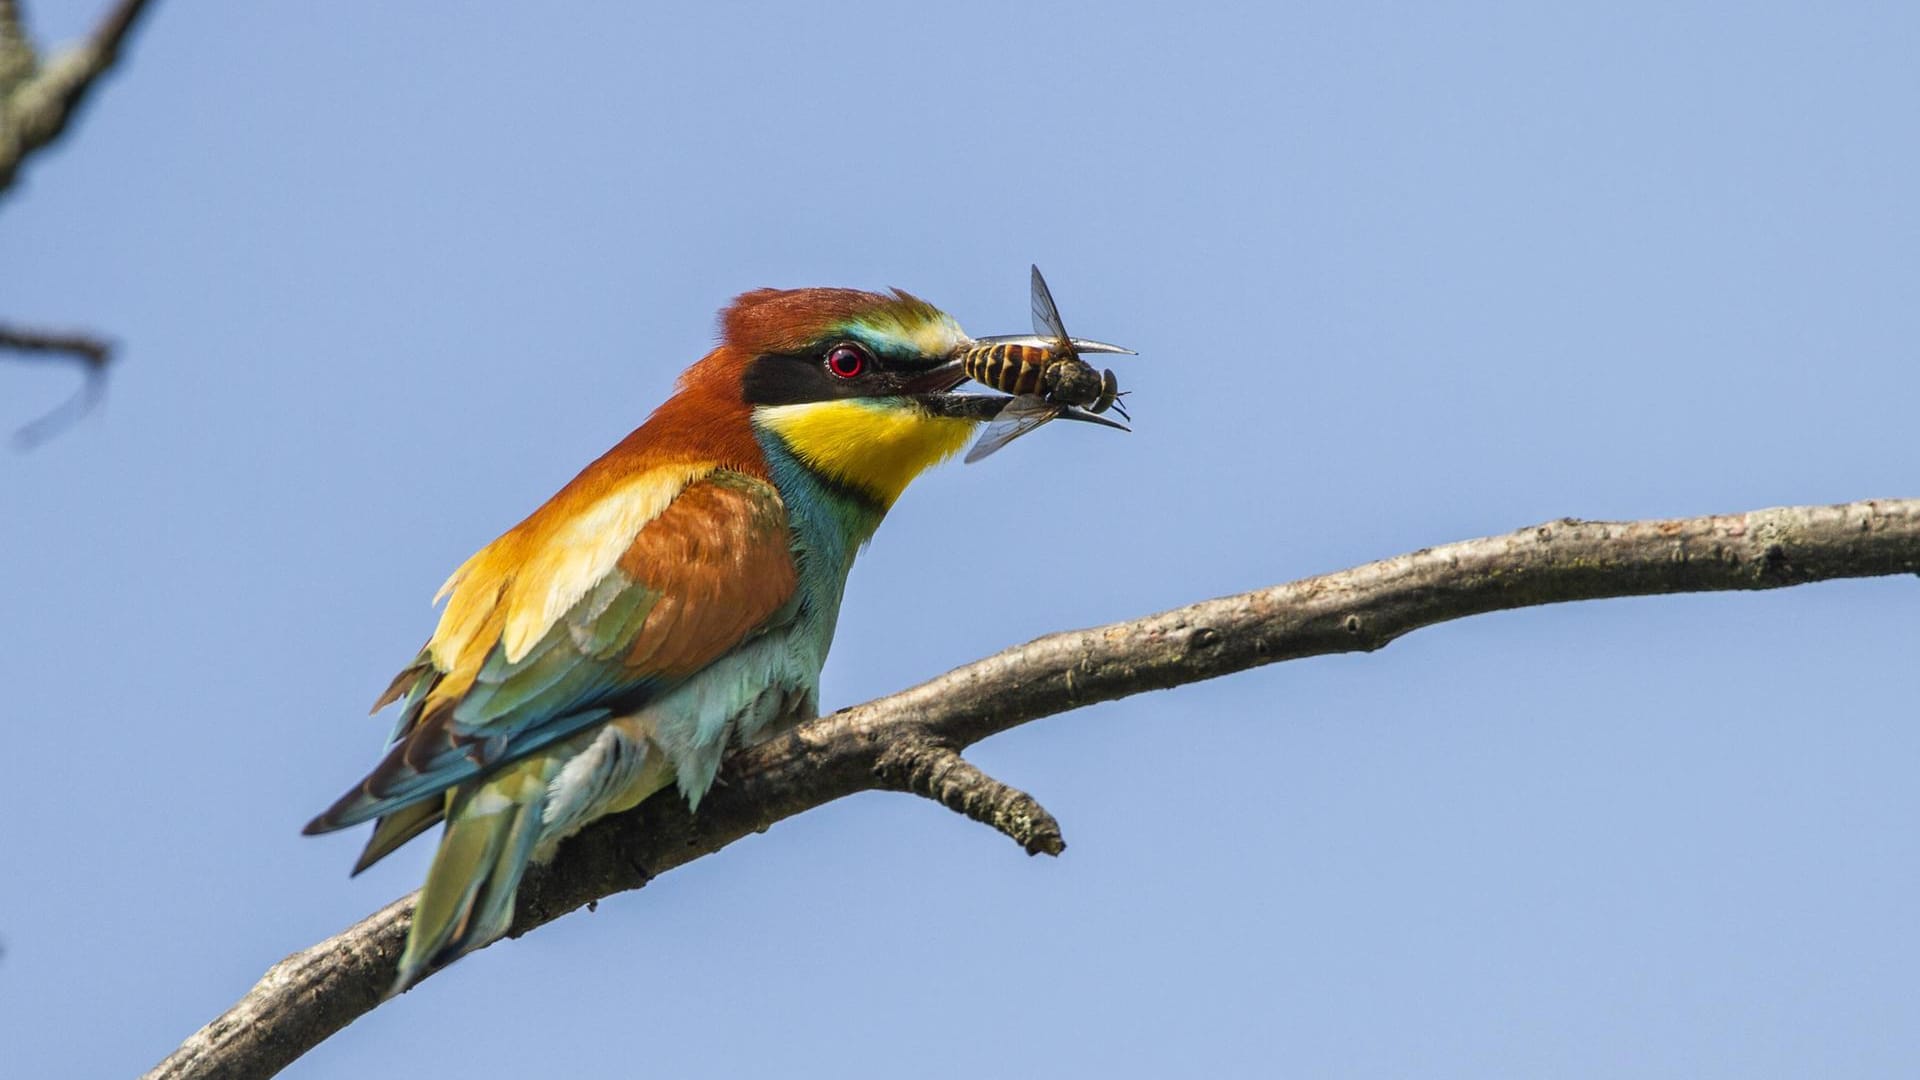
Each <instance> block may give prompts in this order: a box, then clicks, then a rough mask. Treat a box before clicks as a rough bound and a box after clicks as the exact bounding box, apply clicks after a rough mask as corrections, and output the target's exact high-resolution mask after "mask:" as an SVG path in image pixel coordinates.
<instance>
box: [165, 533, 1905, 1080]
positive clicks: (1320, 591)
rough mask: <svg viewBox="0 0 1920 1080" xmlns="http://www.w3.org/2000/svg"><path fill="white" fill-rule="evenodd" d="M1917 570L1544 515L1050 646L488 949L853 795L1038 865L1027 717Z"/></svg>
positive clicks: (988, 672) (369, 1000) (391, 960)
mask: <svg viewBox="0 0 1920 1080" xmlns="http://www.w3.org/2000/svg"><path fill="white" fill-rule="evenodd" d="M1917 572H1920V499H1884V500H1873V501H1867V502H1855V503H1845V504H1841V505H1838V506H1790V507H1778V508H1774V509H1769V510H1754V511H1751V512H1748V513H1739V514H1713V515H1707V516H1704V517H1693V518H1673V519H1668V520H1652V521H1579V520H1575V519H1572V518H1563V519H1561V520H1558V521H1552V522H1548V523H1546V524H1544V525H1537V526H1534V527H1531V528H1526V529H1521V530H1519V531H1517V532H1511V533H1506V534H1504V535H1500V536H1489V537H1483V538H1480V539H1477V540H1463V541H1460V542H1457V543H1452V544H1444V545H1441V546H1439V547H1433V548H1423V549H1421V550H1419V551H1415V552H1412V553H1410V554H1406V555H1397V556H1394V557H1393V558H1389V559H1382V560H1380V561H1379V562H1372V563H1367V564H1365V565H1362V566H1356V567H1353V568H1352V569H1349V570H1339V571H1335V572H1333V573H1330V574H1321V575H1318V576H1316V577H1309V578H1302V579H1300V580H1298V581H1294V582H1290V583H1288V584H1284V585H1275V586H1272V587H1270V588H1265V589H1257V590H1255V591H1253V592H1247V593H1241V594H1239V595H1236V596H1227V597H1222V598H1220V599H1217V600H1206V601H1202V602H1200V603H1197V604H1189V605H1187V606H1186V607H1181V608H1175V609H1173V610H1171V611H1163V612H1161V613H1159V614H1157V615H1148V616H1145V617H1143V618H1139V619H1134V620H1131V621H1128V622H1119V623H1112V624H1110V625H1107V626H1099V627H1094V628H1092V629H1088V630H1071V631H1066V632H1063V633H1058V634H1053V635H1050V636H1048V637H1043V638H1040V639H1038V640H1035V641H1031V642H1028V643H1027V644H1025V645H1019V646H1016V647H1014V648H1011V649H1007V650H1006V651H1004V652H1000V653H996V654H994V655H993V656H989V657H987V658H986V659H984V660H978V661H975V662H974V663H971V664H967V665H965V666H964V667H959V668H956V669H954V670H953V671H950V672H948V673H946V674H945V675H942V676H940V677H938V678H936V679H933V680H931V681H929V682H925V683H922V684H921V685H919V686H916V687H913V688H912V689H909V690H903V691H901V692H900V693H897V694H892V695H890V696H888V697H884V698H879V699H877V700H874V701H869V702H867V703H866V704H864V705H858V706H855V707H853V708H850V709H842V710H840V711H839V712H835V713H833V714H831V715H828V716H822V717H818V718H816V719H813V720H808V721H806V722H804V723H801V724H799V725H798V726H796V727H794V728H791V729H789V730H787V731H785V732H783V733H781V734H779V735H776V736H774V737H773V738H770V739H767V740H766V741H764V742H760V743H756V744H754V745H752V746H748V747H744V748H741V749H739V750H737V751H735V752H734V753H733V754H732V755H731V756H730V757H729V758H728V759H727V762H726V765H725V769H726V775H727V780H728V783H727V784H726V785H725V786H723V787H716V788H715V789H714V790H713V791H712V792H710V793H709V794H708V795H707V797H706V799H705V801H703V802H702V803H701V804H700V812H699V814H698V816H695V815H693V814H691V813H689V812H688V810H687V808H686V804H685V803H684V802H683V801H681V800H680V799H679V798H678V797H677V796H676V795H674V794H673V792H672V790H671V789H669V790H668V792H667V793H665V795H664V796H663V797H657V798H653V799H649V800H647V801H645V802H643V803H641V804H640V805H639V806H637V807H634V808H633V809H632V810H629V811H627V812H626V813H623V814H615V815H612V816H609V817H606V818H602V819H601V820H599V821H597V822H595V823H594V824H593V825H591V826H589V827H588V828H587V829H585V830H583V831H582V832H580V833H579V834H578V835H576V836H574V837H572V838H571V839H569V840H568V841H566V843H564V844H563V845H561V848H560V850H559V852H558V853H557V854H556V856H555V857H554V859H553V861H552V862H551V863H548V864H546V865H545V866H542V867H538V868H536V869H535V870H534V872H532V873H530V874H529V875H528V877H527V878H526V880H525V882H524V883H523V884H522V886H521V892H520V897H519V906H518V908H517V910H516V912H515V915H514V922H513V926H512V928H511V929H510V930H509V931H508V936H509V937H518V936H520V935H521V934H525V933H528V932H529V931H531V930H533V929H535V928H537V927H539V926H541V925H543V924H545V923H548V922H551V921H552V920H554V919H557V918H559V917H561V916H562V915H565V914H567V913H568V912H570V911H574V910H577V909H579V908H582V907H585V908H588V909H591V908H592V907H593V906H594V903H595V902H596V901H598V900H599V899H601V898H603V897H606V896H610V895H613V894H614V893H618V892H624V891H627V890H630V889H637V888H639V887H641V886H642V885H645V884H646V883H647V882H648V881H649V880H650V879H651V878H652V877H653V876H654V875H655V874H660V873H665V872H666V871H669V870H672V869H674V868H675V867H678V866H683V865H685V864H687V863H689V862H692V861H693V860H695V859H698V858H701V857H703V856H706V855H710V854H712V853H714V852H716V851H719V850H720V849H722V848H725V847H727V846H728V845H730V844H732V843H733V842H734V841H736V840H739V839H741V838H742V837H745V836H750V835H753V834H755V833H759V832H764V831H766V830H767V829H768V828H769V827H770V826H772V825H773V824H775V823H777V822H779V821H782V820H784V819H786V818H789V817H793V816H794V815H796V814H800V813H803V812H805V811H807V810H810V809H813V808H814V807H817V806H822V805H824V804H826V803H829V802H832V801H834V800H836V799H840V798H843V797H845V796H847V795H852V794H855V793H856V792H862V791H872V790H887V791H901V792H910V793H912V794H915V795H920V796H924V797H926V798H929V799H932V800H934V801H936V802H938V803H940V804H941V805H943V806H946V807H948V808H949V809H952V810H955V811H957V812H959V813H961V814H964V815H965V816H967V817H968V818H971V819H972V820H974V821H978V822H981V823H983V824H985V825H988V826H990V827H991V828H994V829H997V830H999V831H1000V832H1002V833H1004V834H1006V835H1007V836H1009V837H1011V838H1012V839H1013V840H1014V842H1016V843H1018V844H1019V845H1020V846H1021V847H1023V848H1024V849H1026V850H1027V851H1028V852H1029V853H1032V854H1038V853H1041V852H1046V853H1048V854H1058V853H1059V852H1060V851H1061V849H1063V848H1064V847H1065V842H1064V841H1063V840H1062V839H1061V835H1060V826H1059V824H1058V823H1057V822H1056V821H1054V819H1053V816H1052V815H1051V814H1049V813H1047V812H1046V810H1045V809H1043V808H1042V807H1041V806H1040V804H1039V803H1038V802H1036V801H1034V799H1033V797H1032V796H1030V795H1028V794H1026V793H1025V792H1022V791H1020V790H1018V789H1016V788H1013V787H1010V786H1008V785H1006V784H1004V783H1001V782H1000V781H998V780H995V779H994V778H992V777H990V776H988V775H986V774H985V773H984V772H982V771H980V769H979V768H977V767H976V766H974V765H972V764H971V763H969V762H968V761H967V760H966V759H965V758H963V757H962V756H961V752H962V751H963V750H965V749H966V748H967V747H969V746H971V745H973V744H974V743H976V742H979V741H980V740H982V739H985V738H987V737H989V736H991V735H995V734H998V733H1000V732H1003V731H1007V730H1010V729H1012V728H1015V727H1018V726H1019V725H1021V724H1025V723H1027V722H1028V721H1031V720H1037V719H1039V718H1041V717H1043V716H1051V715H1054V714H1056V713H1063V712H1068V711H1070V710H1073V709H1077V708H1081V707H1082V706H1086V705H1092V704H1096V703H1098V702H1103V701H1113V700H1115V699H1117V698H1122V697H1127V696H1129V695H1132V694H1138V693H1142V692H1144V691H1148V690H1164V689H1167V688H1170V687H1174V686H1179V685H1182V684H1185V683H1193V682H1199V681H1201V680H1203V679H1211V678H1217V677H1219V676H1222V675H1229V674H1232V673H1234V672H1238V671H1245V670H1248V669H1250V668H1255V667H1259V666H1261V665H1264V664H1272V663H1279V662H1282V661H1286V660H1299V659H1304V658H1306V657H1312V656H1325V655H1329V654H1333V653H1348V652H1371V651H1373V650H1375V649H1379V648H1382V647H1384V646H1386V645H1387V644H1389V643H1391V642H1392V641H1394V640H1395V639H1397V638H1399V637H1401V636H1402V635H1405V634H1407V633H1410V632H1412V631H1414V630H1418V629H1420V628H1422V627H1426V626H1433V625H1436V624H1439V623H1444V622H1449V621H1452V620H1454V619H1461V618H1466V617H1468V616H1472V615H1484V614H1488V613H1491V612H1495V611H1508V610H1514V609H1518V608H1526V607H1536V606H1540V605H1544V604H1560V603H1568V602H1571V601H1577V600H1599V599H1605V598H1610V597H1625V596H1659V595H1664V594H1668V593H1687V592H1725V591H1739V590H1756V589H1777V588H1783V587H1787V586H1792V585H1802V584H1806V583H1808V582H1814V581H1830V580H1838V579H1842V578H1865V577H1882V576H1889V575H1895V574H1899V575H1906V574H1913V573H1917ZM1169 798H1178V796H1169ZM412 917H413V897H411V896H408V897H404V898H402V899H399V900H396V901H394V902H393V903H391V904H388V905H387V906H386V907H385V908H383V909H381V910H380V911H378V912H375V913H374V914H373V915H370V916H368V917H367V918H366V919H363V920H362V921H360V922H359V923H357V924H356V925H354V926H352V927H349V928H348V929H346V930H344V931H342V932H340V933H339V934H336V935H334V936H333V937H331V938H328V939H327V940H325V941H322V942H320V943H319V944H317V945H314V946H312V947H311V948H308V949H305V950H302V951H300V952H297V953H295V954H293V955H292V956H289V957H287V958H286V959H285V960H282V961H280V962H279V963H278V964H275V965H273V967H272V968H270V969H268V971H267V973H266V974H265V975H264V976H262V977H261V979H260V981H259V982H258V983H257V984H256V985H255V986H254V987H253V989H252V990H250V991H248V992H247V994H246V995H245V996H243V997H242V998H241V999H240V1001H239V1002H238V1003H237V1004H235V1005H234V1006H233V1007H232V1008H231V1009H228V1010H227V1011H226V1013H224V1014H223V1015H221V1016H220V1017H218V1018H217V1019H215V1020H214V1021H213V1022H212V1023H209V1024H208V1025H207V1026H206V1027H203V1028H201V1029H200V1030H199V1031H198V1032H196V1033H195V1034H194V1035H193V1036H191V1037H190V1038H188V1039H187V1041H186V1042H185V1043H183V1044H181V1046H180V1048H179V1049H178V1050H176V1051H174V1053H173V1054H172V1055H171V1056H169V1057H168V1058H167V1059H166V1060H165V1061H163V1062H161V1063H160V1064H159V1065H158V1066H156V1067H155V1068H154V1069H153V1071H151V1072H149V1073H148V1074H147V1080H188V1078H194V1080H207V1078H212V1077H220V1078H224V1080H234V1078H241V1077H247V1078H258V1077H267V1076H272V1075H274V1074H275V1073H277V1072H279V1071H280V1070H281V1069H283V1068H285V1067H286V1066H287V1065H288V1064H290V1063H291V1062H293V1061H294V1060H295V1059H297V1058H298V1057H300V1056H301V1055H302V1054H304V1053H306V1052H307V1051H308V1050H310V1049H312V1048H313V1047H315V1046H317V1045H319V1044H320V1042H321V1041H323V1040H325V1039H326V1038H327V1037H329V1036H331V1035H332V1034H333V1033H335V1032H337V1031H339V1030H340V1029H341V1028H344V1027H346V1026H347V1025H348V1024H350V1023H352V1022H353V1021H354V1020H355V1019H357V1018H358V1017H360V1016H361V1015H363V1014H365V1013H367V1012H368V1011H370V1010H372V1009H374V1008H375V1007H377V1006H378V1005H379V1004H380V1003H381V1002H382V1001H383V1000H385V997H386V989H387V987H389V986H390V985H392V983H393V979H394V974H395V970H396V967H395V965H396V961H397V960H398V958H399V956H400V951H401V947H402V945H403V943H404V942H405V940H406V936H407V927H408V925H409V924H410V922H411V921H412ZM484 963H485V961H484V960H479V961H475V960H468V961H465V962H464V963H462V964H460V965H458V967H457V969H458V970H462V971H465V970H468V968H469V966H470V965H474V964H484Z"/></svg>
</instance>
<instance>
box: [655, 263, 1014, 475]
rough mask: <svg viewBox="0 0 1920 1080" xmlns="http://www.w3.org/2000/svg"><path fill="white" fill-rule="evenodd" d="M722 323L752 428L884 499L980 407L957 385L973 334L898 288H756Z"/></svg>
mask: <svg viewBox="0 0 1920 1080" xmlns="http://www.w3.org/2000/svg"><path fill="white" fill-rule="evenodd" d="M721 335H722V339H723V340H722V344H721V349H720V350H719V351H720V352H721V353H724V354H728V355H729V356H730V357H731V362H730V363H729V364H727V365H726V366H727V369H728V370H727V372H726V377H727V378H728V379H729V380H737V382H736V383H735V385H737V386H738V388H739V393H740V394H741V396H742V397H743V398H744V399H745V402H746V405H747V406H748V408H749V410H750V414H751V419H752V424H753V427H754V429H755V431H756V432H758V433H759V434H760V436H761V437H762V438H763V439H765V438H772V439H777V440H778V442H779V445H780V447H781V448H783V449H784V450H785V451H787V452H788V453H790V454H791V455H792V456H793V457H794V458H795V459H797V461H798V462H799V463H800V464H802V465H804V466H805V467H807V468H808V469H810V470H812V471H813V472H815V473H817V474H819V475H821V476H823V477H825V478H827V479H829V480H831V481H833V482H834V483H836V484H839V485H842V486H844V487H847V488H850V489H853V490H855V491H857V492H859V493H861V494H863V495H865V496H868V497H870V498H871V499H872V500H873V501H875V502H876V503H878V504H879V505H880V506H881V508H883V509H884V508H885V507H886V506H889V505H891V504H892V503H893V501H894V500H895V499H897V498H899V496H900V493H901V492H902V491H903V490H905V488H906V486H907V484H908V483H909V482H910V481H912V480H913V478H914V477H915V476H917V475H919V474H920V472H922V471H923V470H925V469H926V468H928V467H929V466H931V465H933V464H935V463H937V462H939V461H941V460H943V459H944V458H946V457H948V456H950V455H951V454H953V453H954V451H956V450H958V449H960V447H961V446H962V445H963V444H965V442H966V441H967V437H968V435H969V434H970V433H971V431H972V429H973V426H974V424H975V423H976V422H978V420H979V419H981V418H982V417H981V416H980V414H979V413H978V411H977V410H975V409H973V408H971V405H972V404H973V403H977V402H978V400H979V399H977V398H969V397H963V396H960V395H955V394H952V393H950V391H952V390H953V389H954V387H956V386H958V385H959V384H960V383H961V382H962V381H964V380H965V378H966V376H965V375H964V374H963V373H962V371H961V369H960V363H959V361H958V359H957V356H958V355H959V352H960V350H961V349H962V348H963V347H964V346H966V345H967V344H969V343H970V341H971V339H969V338H968V337H967V335H966V334H965V333H963V332H962V331H961V329H960V326H959V324H958V323H956V322H954V321H953V319H952V318H951V317H950V316H948V315H947V314H946V313H945V312H943V311H941V310H940V309H938V308H936V307H934V306H933V305H932V304H929V303H927V302H926V301H924V300H921V299H919V298H918V297H915V296H911V295H909V294H907V293H904V292H900V291H898V290H895V291H894V292H892V293H890V294H883V293H870V292H860V291H858V290H854V289H790V290H783V289H760V290H756V291H754V292H750V293H746V294H744V295H742V296H740V297H739V298H738V299H736V300H735V301H734V302H733V304H732V306H731V307H729V308H727V310H726V311H725V312H723V313H722V314H721ZM716 374H717V373H716ZM689 375H690V376H693V375H695V373H694V372H690V373H689Z"/></svg>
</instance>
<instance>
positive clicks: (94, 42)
mask: <svg viewBox="0 0 1920 1080" xmlns="http://www.w3.org/2000/svg"><path fill="white" fill-rule="evenodd" d="M147 5H148V0H119V2H118V3H116V4H114V6H113V7H112V8H111V9H110V10H109V11H108V12H107V14H106V17H105V18H103V19H101V20H100V25H99V26H97V27H95V28H94V31H93V33H92V34H91V35H89V36H88V37H87V38H86V40H84V41H81V42H79V43H78V44H75V45H70V46H68V47H66V48H64V49H61V50H60V51H58V52H56V53H54V54H53V56H52V57H50V58H49V59H48V60H47V61H46V62H45V63H44V64H43V63H41V62H40V57H39V55H38V54H37V53H36V52H35V50H34V48H33V44H32V42H31V41H30V40H28V38H27V35H26V33H25V31H24V30H23V29H22V28H21V24H20V9H19V5H18V4H17V3H16V0H0V192H4V191H6V190H7V189H8V188H10V187H12V186H13V181H14V178H15V177H16V176H17V175H19V171H20V166H21V164H22V163H23V162H25V161H26V159H27V158H28V157H29V156H31V155H32V154H33V153H34V151H36V150H39V149H40V148H41V147H43V146H46V145H47V144H48V143H50V142H52V141H53V140H55V139H57V138H59V137H60V133H61V132H63V131H65V130H66V129H67V122H68V121H69V120H70V119H72V117H73V115H74V112H75V111H76V110H78V109H79V108H80V105H81V104H82V103H83V102H84V101H86V98H87V93H88V92H89V91H91V90H92V89H93V87H94V84H95V83H96V82H98V81H99V79H100V76H102V75H104V74H106V73H107V71H108V70H110V69H111V68H112V67H113V65H114V62H115V61H116V60H118V59H119V58H120V46H121V45H122V44H124V43H125V42H126V39H127V34H128V33H129V32H130V31H132V29H133V27H134V24H135V23H136V22H138V21H139V19H140V15H141V13H142V12H144V11H145V10H146V8H147Z"/></svg>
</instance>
